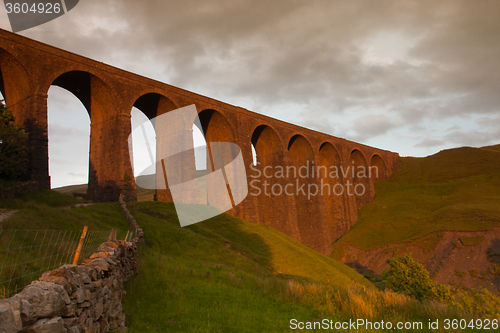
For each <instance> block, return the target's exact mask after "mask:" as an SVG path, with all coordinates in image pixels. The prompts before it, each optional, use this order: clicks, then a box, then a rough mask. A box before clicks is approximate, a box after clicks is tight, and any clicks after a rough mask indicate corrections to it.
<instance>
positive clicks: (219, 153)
mask: <svg viewBox="0 0 500 333" xmlns="http://www.w3.org/2000/svg"><path fill="white" fill-rule="evenodd" d="M198 119H199V125H198V126H201V130H202V133H203V135H204V136H205V140H206V144H207V146H206V147H207V154H206V156H207V173H210V172H213V171H218V170H221V171H222V175H223V178H224V182H225V186H224V184H223V183H222V180H221V179H214V178H206V179H207V183H206V189H207V203H208V205H215V203H217V205H220V204H221V202H226V201H227V205H228V207H233V208H234V207H236V206H237V205H238V203H239V200H238V198H236V197H234V195H235V193H233V191H232V189H231V186H230V185H229V184H232V185H233V186H238V184H240V183H241V182H245V181H246V179H238V177H236V175H235V174H228V173H227V172H226V169H225V166H226V164H227V163H229V162H230V161H232V160H233V157H234V156H235V154H236V155H237V154H238V153H240V152H239V151H238V152H236V151H234V150H233V148H234V149H236V147H237V146H234V147H232V148H229V149H228V148H227V146H221V145H217V144H214V143H218V142H229V143H235V144H237V139H236V133H235V131H234V129H233V127H232V126H231V124H230V123H229V120H228V119H227V118H226V117H225V116H224V115H223V114H222V113H221V112H219V111H217V110H214V109H204V110H202V111H201V112H199V113H198ZM226 193H228V194H229V197H227V195H226ZM228 200H230V202H229V201H228ZM230 212H232V213H234V211H232V208H231V210H230Z"/></svg>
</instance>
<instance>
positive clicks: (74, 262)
mask: <svg viewBox="0 0 500 333" xmlns="http://www.w3.org/2000/svg"><path fill="white" fill-rule="evenodd" d="M88 228H89V227H87V226H84V227H83V232H82V236H81V237H80V242H79V243H78V247H77V248H76V252H75V257H74V258H73V265H76V264H77V263H78V259H79V258H80V252H82V247H83V241H84V240H85V236H87V229H88Z"/></svg>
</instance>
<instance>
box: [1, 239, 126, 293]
mask: <svg viewBox="0 0 500 333" xmlns="http://www.w3.org/2000/svg"><path fill="white" fill-rule="evenodd" d="M112 233H113V232H112V231H111V230H89V231H87V232H86V235H85V238H84V240H83V242H82V246H81V248H80V252H79V254H80V255H79V257H78V261H77V264H80V263H81V262H82V261H83V260H84V259H87V258H89V257H90V255H91V254H92V253H94V252H97V248H98V247H99V245H101V244H102V243H103V242H105V241H107V240H108V238H109V237H112V238H113V239H125V232H119V234H118V235H117V233H116V231H115V232H114V234H113V235H111V234H112ZM81 236H82V230H19V229H10V230H9V229H5V230H1V229H0V299H1V298H9V297H11V296H13V295H15V294H17V293H18V292H20V291H22V289H23V288H24V287H25V286H27V285H28V284H30V283H31V281H33V280H36V279H38V278H39V277H40V276H41V275H42V273H43V272H45V271H50V270H54V269H56V268H59V267H60V266H62V265H64V264H72V263H73V260H74V259H75V252H76V250H77V249H78V248H79V246H78V245H79V242H80V239H81ZM129 239H130V238H129Z"/></svg>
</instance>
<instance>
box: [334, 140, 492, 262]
mask: <svg viewBox="0 0 500 333" xmlns="http://www.w3.org/2000/svg"><path fill="white" fill-rule="evenodd" d="M398 163H399V166H398V167H397V168H396V170H395V172H394V175H393V176H392V177H391V178H389V179H388V180H385V181H382V182H378V183H376V184H375V198H374V200H373V201H372V202H371V203H369V204H367V205H366V206H365V207H363V208H362V209H361V210H359V211H358V214H359V220H358V222H357V223H356V224H355V225H354V226H353V227H352V228H351V230H350V231H349V232H348V233H347V234H345V235H344V236H343V237H342V238H341V239H339V240H338V241H337V242H336V243H334V251H333V253H332V256H333V257H338V256H339V255H340V254H341V251H342V248H343V246H344V244H346V243H349V244H351V245H354V246H355V247H357V248H360V249H372V248H377V247H381V246H386V245H390V244H394V243H400V242H408V243H411V244H414V245H418V246H420V247H422V248H423V249H424V250H425V251H430V250H432V248H433V247H434V246H435V245H436V244H437V242H439V240H440V239H441V236H442V233H443V232H444V231H446V230H462V231H477V230H490V229H493V228H494V227H496V226H497V225H499V223H500V168H499V165H500V145H497V146H491V147H484V148H470V147H465V148H458V149H450V150H445V151H441V152H439V153H437V154H435V155H432V156H429V157H425V158H413V157H405V158H400V159H399V162H398Z"/></svg>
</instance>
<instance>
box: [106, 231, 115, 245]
mask: <svg viewBox="0 0 500 333" xmlns="http://www.w3.org/2000/svg"><path fill="white" fill-rule="evenodd" d="M114 231H115V228H111V232H110V233H109V237H108V242H111V240H112V239H113V233H114Z"/></svg>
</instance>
